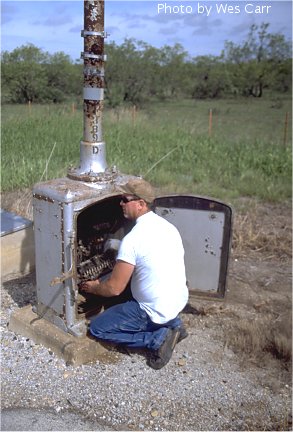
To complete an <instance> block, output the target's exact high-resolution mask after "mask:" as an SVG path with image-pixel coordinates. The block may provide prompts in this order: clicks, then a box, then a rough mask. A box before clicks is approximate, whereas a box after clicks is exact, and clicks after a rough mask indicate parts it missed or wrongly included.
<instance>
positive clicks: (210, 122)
mask: <svg viewBox="0 0 293 432" xmlns="http://www.w3.org/2000/svg"><path fill="white" fill-rule="evenodd" d="M212 126H213V110H212V109H210V112H209V137H211V136H212Z"/></svg>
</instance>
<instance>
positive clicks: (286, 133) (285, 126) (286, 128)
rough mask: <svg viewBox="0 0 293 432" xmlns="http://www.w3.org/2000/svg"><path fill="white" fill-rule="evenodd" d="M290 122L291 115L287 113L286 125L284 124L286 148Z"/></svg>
mask: <svg viewBox="0 0 293 432" xmlns="http://www.w3.org/2000/svg"><path fill="white" fill-rule="evenodd" d="M288 120H289V113H288V111H287V112H286V115H285V124H284V139H283V143H284V147H286V146H287V135H288Z"/></svg>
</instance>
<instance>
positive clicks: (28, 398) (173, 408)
mask: <svg viewBox="0 0 293 432" xmlns="http://www.w3.org/2000/svg"><path fill="white" fill-rule="evenodd" d="M1 296H2V308H1V332H2V368H1V379H2V392H1V395H2V410H3V412H4V413H7V412H8V411H6V410H8V409H12V408H13V409H15V408H21V409H24V410H25V409H28V408H29V409H46V410H48V409H50V410H51V411H52V413H56V414H58V415H59V416H60V418H61V417H62V416H66V415H68V413H74V414H75V415H78V416H79V418H80V419H84V423H83V424H84V425H85V426H84V429H82V430H94V429H92V428H91V427H90V426H89V423H86V422H87V421H91V422H94V421H96V422H97V424H100V425H104V430H156V431H157V430H169V431H170V430H174V431H175V430H181V431H183V430H197V431H199V430H209V431H216V430H291V429H288V412H291V389H290V386H289V385H288V384H286V383H283V384H281V385H280V386H278V387H277V391H276V389H274V388H272V386H267V385H266V384H265V383H266V374H267V372H268V371H267V370H266V369H265V368H258V367H257V366H253V365H250V366H249V368H246V367H244V366H243V364H242V363H241V362H240V360H239V357H237V355H236V354H234V353H233V352H232V351H231V350H229V349H227V348H226V347H225V345H224V343H223V338H221V331H222V330H221V325H220V324H221V323H220V320H221V315H216V316H215V317H213V318H212V320H209V318H208V317H207V318H205V317H203V316H201V315H197V314H194V313H184V314H182V318H183V320H184V322H185V323H186V326H187V328H188V331H189V337H188V338H187V339H185V340H183V341H182V342H180V343H179V344H178V345H177V346H176V349H175V351H174V354H173V357H172V359H171V361H170V362H169V364H168V365H167V366H166V367H165V368H163V369H161V370H158V371H155V370H153V369H151V368H149V367H148V366H147V365H146V359H145V357H144V356H142V355H140V354H139V353H131V354H130V355H128V354H123V353H120V352H116V351H113V352H109V360H108V361H107V362H106V363H101V362H96V363H95V364H88V365H82V366H79V367H73V366H67V365H66V364H65V363H64V362H63V360H61V359H59V358H57V357H56V356H55V355H54V354H53V353H52V352H50V350H47V349H46V348H44V347H43V346H40V345H36V344H35V343H34V342H33V341H32V340H30V339H26V338H24V337H22V336H20V335H16V334H14V333H12V332H11V331H9V329H8V322H9V317H10V314H11V313H12V312H13V310H15V309H16V308H18V307H22V306H24V305H25V304H27V303H29V302H31V303H34V301H35V291H34V280H33V277H32V276H28V277H25V278H20V279H15V280H14V281H6V282H4V283H3V284H2V287H1ZM217 307H220V306H217ZM221 307H222V306H221ZM80 424H82V423H80ZM91 424H93V425H94V423H91ZM36 427H37V426H36ZM2 430H12V429H4V428H2ZM15 430H20V429H17V428H15ZM22 430H40V429H34V424H32V425H31V428H30V429H22ZM41 430H64V429H54V425H53V423H49V424H48V426H47V428H44V429H41ZM70 430H76V429H75V427H74V425H73V427H71V429H70ZM80 430H81V429H80ZM96 430H101V429H98V427H97V428H96Z"/></svg>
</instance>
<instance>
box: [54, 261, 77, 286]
mask: <svg viewBox="0 0 293 432" xmlns="http://www.w3.org/2000/svg"><path fill="white" fill-rule="evenodd" d="M73 276H74V274H73V267H72V265H71V267H70V269H69V270H68V271H67V272H65V273H63V274H62V275H61V276H57V277H54V278H53V279H52V280H51V282H50V286H54V285H57V284H60V283H62V282H64V281H66V280H67V279H69V278H72V277H73Z"/></svg>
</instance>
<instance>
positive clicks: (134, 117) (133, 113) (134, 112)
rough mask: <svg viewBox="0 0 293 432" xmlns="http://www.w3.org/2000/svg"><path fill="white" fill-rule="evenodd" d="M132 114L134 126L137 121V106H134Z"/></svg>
mask: <svg viewBox="0 0 293 432" xmlns="http://www.w3.org/2000/svg"><path fill="white" fill-rule="evenodd" d="M131 114H132V124H133V125H134V124H135V121H136V105H133V107H132V113H131Z"/></svg>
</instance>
